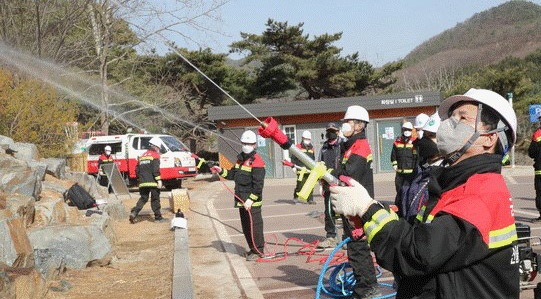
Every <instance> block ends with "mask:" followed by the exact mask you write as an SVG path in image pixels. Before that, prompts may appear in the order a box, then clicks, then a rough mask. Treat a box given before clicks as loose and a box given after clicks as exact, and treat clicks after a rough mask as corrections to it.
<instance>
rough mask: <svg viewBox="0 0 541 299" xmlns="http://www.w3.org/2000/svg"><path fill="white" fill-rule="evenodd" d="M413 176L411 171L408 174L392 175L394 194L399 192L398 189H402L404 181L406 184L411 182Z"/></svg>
mask: <svg viewBox="0 0 541 299" xmlns="http://www.w3.org/2000/svg"><path fill="white" fill-rule="evenodd" d="M413 178H414V175H413V173H410V174H402V173H397V174H396V176H395V177H394V187H395V188H396V194H398V193H399V192H400V190H401V189H402V185H404V184H405V183H406V184H409V183H411V181H413Z"/></svg>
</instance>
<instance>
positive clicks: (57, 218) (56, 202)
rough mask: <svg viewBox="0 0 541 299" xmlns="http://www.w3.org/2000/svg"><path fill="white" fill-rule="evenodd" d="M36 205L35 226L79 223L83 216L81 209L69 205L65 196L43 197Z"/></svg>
mask: <svg viewBox="0 0 541 299" xmlns="http://www.w3.org/2000/svg"><path fill="white" fill-rule="evenodd" d="M34 207H35V216H34V226H47V225H58V224H66V223H78V222H79V221H78V220H79V219H80V218H81V217H82V216H81V215H80V214H79V210H77V208H76V207H70V206H68V205H67V204H66V203H65V202H64V199H63V198H51V197H43V198H42V199H41V200H40V201H38V202H36V203H35V205H34Z"/></svg>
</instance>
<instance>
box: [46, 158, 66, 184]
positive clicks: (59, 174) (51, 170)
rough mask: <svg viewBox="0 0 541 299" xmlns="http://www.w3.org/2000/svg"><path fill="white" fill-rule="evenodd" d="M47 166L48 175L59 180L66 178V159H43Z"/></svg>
mask: <svg viewBox="0 0 541 299" xmlns="http://www.w3.org/2000/svg"><path fill="white" fill-rule="evenodd" d="M43 162H44V163H45V164H47V173H48V174H50V175H52V176H54V177H55V178H58V179H63V178H64V177H65V176H66V159H60V158H49V159H43Z"/></svg>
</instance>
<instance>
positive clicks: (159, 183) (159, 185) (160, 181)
mask: <svg viewBox="0 0 541 299" xmlns="http://www.w3.org/2000/svg"><path fill="white" fill-rule="evenodd" d="M162 187H163V183H162V180H158V189H161V188H162Z"/></svg>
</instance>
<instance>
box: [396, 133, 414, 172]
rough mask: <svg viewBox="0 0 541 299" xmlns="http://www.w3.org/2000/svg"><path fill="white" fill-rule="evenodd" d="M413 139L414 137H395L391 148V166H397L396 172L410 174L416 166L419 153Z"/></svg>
mask: <svg viewBox="0 0 541 299" xmlns="http://www.w3.org/2000/svg"><path fill="white" fill-rule="evenodd" d="M414 141H415V138H406V137H404V136H400V137H398V138H396V139H395V141H394V143H393V149H392V150H391V163H392V164H393V166H395V165H396V166H397V169H396V172H397V173H400V174H411V173H413V172H414V171H415V169H416V168H417V163H419V155H418V153H417V147H416V146H415V145H414Z"/></svg>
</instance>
